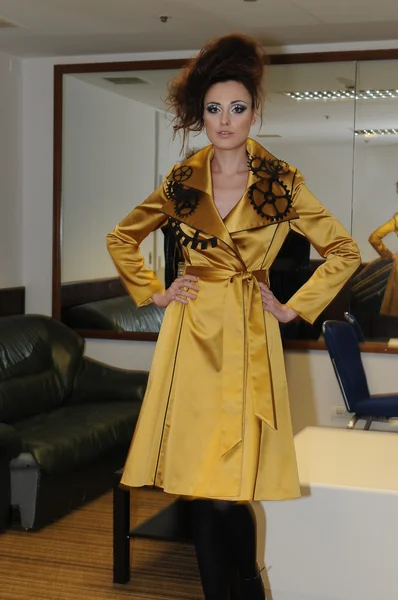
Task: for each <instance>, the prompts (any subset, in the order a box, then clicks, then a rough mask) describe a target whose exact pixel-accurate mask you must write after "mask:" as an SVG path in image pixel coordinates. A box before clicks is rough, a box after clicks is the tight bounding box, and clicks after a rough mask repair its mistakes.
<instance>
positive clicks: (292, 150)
mask: <svg viewBox="0 0 398 600" xmlns="http://www.w3.org/2000/svg"><path fill="white" fill-rule="evenodd" d="M259 141H260V142H261V141H262V140H259ZM264 141H266V142H267V144H266V146H267V148H268V150H270V152H272V153H273V154H275V156H276V157H277V158H280V159H281V160H285V161H286V162H288V163H289V164H291V165H293V166H294V167H296V168H297V169H299V170H300V171H301V173H302V174H303V176H304V178H305V181H306V184H307V186H308V188H309V189H310V190H311V191H312V193H313V194H315V196H316V197H317V198H318V199H319V200H320V202H322V204H324V205H325V206H326V207H327V208H328V209H329V210H330V211H331V212H332V213H333V215H334V216H335V217H336V218H337V219H338V220H339V221H340V222H341V223H342V224H343V225H344V227H345V228H346V229H347V230H348V231H351V230H352V219H351V208H352V171H353V168H352V165H353V145H352V142H344V143H330V142H325V143H323V144H321V143H318V142H317V143H315V142H311V141H308V140H307V141H306V142H305V144H299V143H291V142H290V141H289V140H264ZM311 256H314V257H315V256H319V255H318V254H317V252H316V251H315V250H314V249H313V248H312V249H311Z"/></svg>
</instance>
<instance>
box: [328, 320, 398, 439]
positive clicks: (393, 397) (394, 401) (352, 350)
mask: <svg viewBox="0 0 398 600" xmlns="http://www.w3.org/2000/svg"><path fill="white" fill-rule="evenodd" d="M323 336H324V339H325V343H326V347H327V349H328V352H329V356H330V359H331V361H332V365H333V368H334V372H335V374H336V377H337V381H338V383H339V386H340V390H341V393H342V395H343V399H344V404H345V406H346V409H347V411H348V412H349V413H352V418H351V420H350V422H349V424H348V429H353V428H354V427H355V425H356V423H357V422H358V420H359V419H365V421H366V423H365V427H364V429H369V428H370V426H371V424H372V421H386V420H388V419H391V418H398V393H395V394H372V395H371V394H370V393H369V388H368V382H367V380H366V374H365V371H364V368H363V364H362V359H361V353H360V351H359V344H358V338H357V334H356V332H355V331H354V328H353V327H352V326H351V325H350V324H349V323H346V322H344V321H325V322H324V324H323Z"/></svg>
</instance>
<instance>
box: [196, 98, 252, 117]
mask: <svg viewBox="0 0 398 600" xmlns="http://www.w3.org/2000/svg"><path fill="white" fill-rule="evenodd" d="M247 109H248V105H247V104H246V102H243V101H240V100H239V101H238V100H236V101H235V102H231V106H230V112H231V113H233V114H238V115H241V114H243V113H244V112H246V111H247ZM220 111H221V105H220V104H218V103H217V102H209V103H208V104H206V112H208V113H210V114H217V113H219V112H220Z"/></svg>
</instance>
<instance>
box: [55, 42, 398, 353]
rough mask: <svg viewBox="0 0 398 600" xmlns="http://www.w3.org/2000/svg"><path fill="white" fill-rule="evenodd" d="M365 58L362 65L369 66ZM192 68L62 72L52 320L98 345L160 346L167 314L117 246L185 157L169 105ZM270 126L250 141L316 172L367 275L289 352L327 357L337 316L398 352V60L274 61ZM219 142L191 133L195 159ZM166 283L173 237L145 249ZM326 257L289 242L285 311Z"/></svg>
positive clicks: (310, 181)
mask: <svg viewBox="0 0 398 600" xmlns="http://www.w3.org/2000/svg"><path fill="white" fill-rule="evenodd" d="M358 58H360V60H358ZM182 62H183V61H160V62H156V63H155V62H150V63H149V62H148V63H145V62H141V63H112V64H98V63H95V64H88V65H59V66H56V67H55V128H54V161H55V162H54V270H53V314H54V316H55V317H57V318H61V319H62V320H63V321H64V322H65V323H67V324H68V325H69V326H71V327H73V328H75V329H77V330H79V331H81V332H82V333H83V335H85V336H86V337H104V338H121V339H124V338H125V339H147V340H154V339H156V337H157V332H158V330H159V327H160V325H161V321H162V311H161V310H160V309H159V310H158V309H157V307H155V306H153V305H150V306H148V307H144V308H141V309H137V308H136V307H135V305H134V303H133V301H132V300H131V299H130V298H129V297H128V296H127V294H126V292H125V290H124V288H123V286H122V285H121V283H120V281H119V279H118V277H117V273H116V271H115V268H114V265H113V263H112V261H111V259H110V257H109V255H108V253H107V250H106V246H105V236H106V234H107V233H108V232H109V231H110V230H112V229H113V227H114V226H115V225H116V223H117V222H118V221H120V220H121V219H122V218H123V217H124V216H125V215H126V214H127V213H128V212H130V211H131V210H132V209H133V208H134V206H136V205H137V204H139V203H140V202H142V201H143V200H144V199H145V198H146V197H147V196H148V195H149V194H150V193H151V191H153V189H154V188H155V187H157V186H158V185H159V183H160V182H161V180H162V178H163V176H164V175H165V174H166V173H167V172H168V170H169V169H170V167H171V166H172V165H173V164H175V163H176V162H178V161H180V160H182V159H183V156H181V154H180V148H181V140H180V139H179V138H178V137H177V138H176V139H173V131H172V127H171V124H170V115H169V114H168V113H167V111H166V108H165V104H164V100H163V99H164V98H165V96H166V89H167V83H168V81H169V80H170V78H171V77H172V76H173V75H174V74H175V73H176V72H177V70H178V69H179V68H180V67H181V64H182ZM265 69H266V78H265V79H266V90H265V91H266V97H267V102H266V106H265V112H264V115H263V121H262V124H261V125H258V124H257V125H256V126H255V127H254V128H253V130H252V132H251V137H253V138H254V139H257V140H258V141H259V142H260V143H261V144H262V145H263V146H265V147H266V148H267V149H268V150H269V151H271V152H272V153H273V154H274V155H275V156H277V157H278V158H281V159H283V160H285V161H287V162H288V163H290V164H292V165H294V166H295V167H297V168H298V169H300V171H301V172H302V173H303V174H304V176H305V178H306V181H307V185H308V186H309V187H310V189H311V190H312V191H313V192H314V193H315V194H316V195H317V197H318V198H319V199H320V200H321V202H322V203H323V204H325V206H327V207H328V208H329V209H330V210H331V212H332V213H333V214H334V215H335V216H336V217H337V218H338V219H339V220H340V221H341V222H342V223H343V224H344V225H345V227H346V228H347V229H348V230H349V231H351V232H352V233H353V235H354V237H355V238H356V239H357V241H358V243H359V246H360V249H361V253H362V261H363V262H362V265H361V267H360V269H359V270H358V272H357V273H356V274H355V275H354V276H353V278H352V279H351V281H350V282H349V284H348V285H347V286H346V287H345V288H344V290H342V292H341V293H340V294H339V296H338V297H337V298H336V299H335V300H334V302H333V303H332V304H331V305H330V306H329V307H328V308H327V309H326V311H325V312H324V313H323V314H322V315H321V316H320V318H319V319H318V321H317V322H316V323H315V324H314V326H309V325H306V324H304V323H295V324H293V325H290V326H288V327H286V328H284V329H283V330H282V335H283V338H284V342H285V344H286V346H288V347H300V348H304V347H307V348H308V347H310V348H322V347H324V346H323V343H322V334H321V324H322V321H323V320H324V319H326V318H338V319H342V318H344V312H346V311H348V312H351V313H352V314H354V315H355V317H356V319H357V320H358V322H359V323H360V326H361V327H362V330H363V332H364V335H365V339H366V343H365V344H364V349H365V350H366V349H369V350H372V351H392V352H393V351H396V349H397V347H398V258H395V255H396V253H397V256H398V240H397V233H398V53H395V55H394V51H391V52H388V53H387V52H384V54H383V53H380V52H379V53H373V54H372V53H370V52H369V53H364V52H362V53H361V56H356V55H355V53H352V52H351V53H345V54H341V53H340V54H338V55H337V54H335V55H334V54H329V55H328V56H325V55H313V57H311V55H302V56H297V55H292V56H290V57H289V56H283V57H277V56H276V57H271V61H270V64H269V65H267V66H265ZM206 144H208V140H207V138H206V136H205V134H200V135H195V136H191V137H190V139H189V144H188V146H189V150H190V151H195V150H197V149H199V148H201V147H203V146H205V145H206ZM142 252H143V254H144V256H145V260H146V262H147V264H149V265H150V266H151V268H152V269H153V270H154V271H155V272H156V274H157V276H158V277H159V278H160V279H161V280H163V281H164V282H165V283H166V284H167V283H168V280H169V279H170V276H171V274H172V273H173V269H176V268H177V263H178V247H177V248H176V247H175V242H174V240H173V239H172V238H171V236H170V234H169V232H168V231H167V229H166V230H159V231H156V232H155V233H153V234H151V236H150V237H149V238H147V240H146V241H145V242H144V244H143V246H142ZM321 261H322V259H321V257H320V256H319V255H317V253H316V252H315V250H313V249H311V248H310V247H309V246H308V245H306V244H305V243H304V244H303V240H302V239H301V236H297V235H295V234H290V236H289V237H288V239H287V240H286V243H285V246H284V247H283V248H282V249H281V252H280V255H279V256H278V258H277V259H276V261H275V263H274V266H273V270H272V272H271V283H272V285H273V289H274V292H275V294H276V295H277V296H278V297H279V299H280V300H281V301H285V300H287V299H288V297H289V296H290V295H291V294H292V293H293V292H294V291H295V289H297V288H298V287H299V286H300V285H301V284H302V283H303V282H304V281H305V280H306V279H308V278H309V277H310V276H311V274H312V273H313V271H314V270H315V269H316V268H317V267H318V266H319V264H320V263H321Z"/></svg>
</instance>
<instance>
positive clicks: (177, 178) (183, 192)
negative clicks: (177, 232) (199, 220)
mask: <svg viewBox="0 0 398 600" xmlns="http://www.w3.org/2000/svg"><path fill="white" fill-rule="evenodd" d="M192 173H193V170H192V167H190V166H189V165H180V166H179V167H174V169H173V171H172V173H171V179H170V181H168V182H167V184H166V196H167V198H168V199H169V200H172V201H173V203H174V212H175V214H176V215H177V217H180V218H181V219H183V218H184V217H189V216H190V215H192V214H193V213H194V212H195V210H196V209H197V208H198V205H199V195H198V192H197V191H196V190H194V189H192V188H189V187H186V186H184V185H183V183H184V182H185V181H188V179H190V178H191V177H192Z"/></svg>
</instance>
